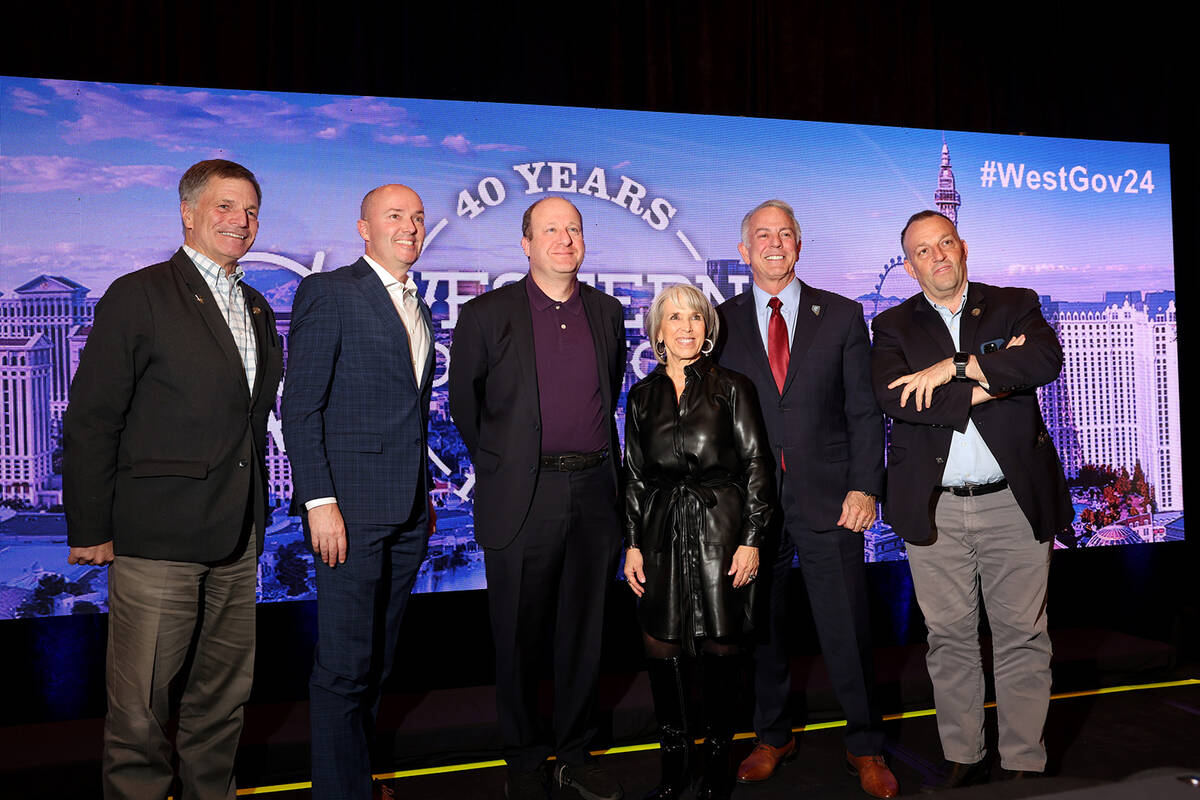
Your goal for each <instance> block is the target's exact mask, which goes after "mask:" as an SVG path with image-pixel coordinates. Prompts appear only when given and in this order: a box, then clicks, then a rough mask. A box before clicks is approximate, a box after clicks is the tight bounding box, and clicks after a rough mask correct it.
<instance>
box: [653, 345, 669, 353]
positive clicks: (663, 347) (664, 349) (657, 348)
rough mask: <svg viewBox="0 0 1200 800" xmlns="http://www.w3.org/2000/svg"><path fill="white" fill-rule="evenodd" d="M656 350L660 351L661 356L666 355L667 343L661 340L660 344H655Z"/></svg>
mask: <svg viewBox="0 0 1200 800" xmlns="http://www.w3.org/2000/svg"><path fill="white" fill-rule="evenodd" d="M654 352H656V353H658V354H659V355H660V356H665V355H666V354H667V343H666V342H659V343H658V344H656V345H654Z"/></svg>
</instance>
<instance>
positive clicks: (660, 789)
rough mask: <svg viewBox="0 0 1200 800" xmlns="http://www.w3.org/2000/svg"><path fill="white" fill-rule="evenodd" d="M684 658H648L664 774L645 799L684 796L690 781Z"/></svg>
mask: <svg viewBox="0 0 1200 800" xmlns="http://www.w3.org/2000/svg"><path fill="white" fill-rule="evenodd" d="M681 661H682V659H680V658H679V657H678V656H676V657H674V658H650V659H647V660H646V664H647V668H646V672H647V673H648V674H649V676H650V694H651V696H652V697H653V698H654V716H655V718H656V719H657V720H658V730H659V737H660V742H661V744H660V748H661V749H660V752H661V755H662V777H661V778H660V779H659V781H658V786H655V787H654V788H653V789H652V790H651V791H650V793H649V794H648V795H646V798H645V800H675V798H677V797H682V796H683V793H684V791H685V790H686V789H687V788H688V784H689V782H690V781H689V777H688V766H689V762H690V761H691V752H692V739H691V737H690V736H689V735H688V730H687V713H686V711H685V710H686V708H687V694H686V692H685V691H684V683H683V673H682V664H681Z"/></svg>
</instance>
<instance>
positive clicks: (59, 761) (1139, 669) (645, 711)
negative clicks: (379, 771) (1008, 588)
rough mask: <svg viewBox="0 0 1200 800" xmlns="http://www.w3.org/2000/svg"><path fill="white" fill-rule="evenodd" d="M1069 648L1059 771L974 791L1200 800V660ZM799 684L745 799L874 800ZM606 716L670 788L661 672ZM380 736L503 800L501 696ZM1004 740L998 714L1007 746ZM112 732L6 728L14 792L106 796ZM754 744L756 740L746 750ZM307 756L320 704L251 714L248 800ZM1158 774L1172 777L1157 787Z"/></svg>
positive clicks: (819, 686)
mask: <svg viewBox="0 0 1200 800" xmlns="http://www.w3.org/2000/svg"><path fill="white" fill-rule="evenodd" d="M1054 642H1055V662H1054V669H1055V689H1054V691H1055V700H1054V701H1053V702H1052V703H1051V706H1050V716H1049V720H1048V723H1047V729H1046V744H1047V749H1048V751H1049V753H1050V759H1051V761H1050V764H1049V768H1048V776H1047V777H1046V778H1043V779H1040V780H1037V781H1030V782H1028V784H1027V785H1024V786H1022V785H1018V784H1013V783H1007V784H992V785H991V786H988V787H976V788H974V789H971V790H964V791H965V792H969V793H964V794H963V795H961V796H965V797H968V798H976V800H986V798H989V797H991V798H1008V797H1032V796H1037V795H1045V794H1055V793H1059V792H1066V791H1070V790H1085V789H1086V791H1085V792H1084V793H1083V795H1081V796H1088V797H1096V798H1100V797H1101V796H1104V797H1108V796H1112V797H1130V798H1136V799H1137V800H1152V798H1154V797H1158V796H1162V797H1167V798H1173V797H1176V796H1179V797H1188V796H1190V797H1195V798H1197V799H1198V800H1200V787H1190V791H1189V789H1188V787H1185V785H1184V784H1183V783H1182V782H1180V781H1177V780H1176V779H1175V777H1174V776H1175V774H1177V773H1183V772H1186V771H1189V770H1190V771H1191V772H1192V773H1197V774H1200V665H1196V664H1191V665H1183V666H1180V665H1177V664H1176V663H1174V652H1173V651H1172V650H1171V648H1169V647H1168V646H1167V645H1163V644H1161V643H1158V642H1152V641H1148V640H1144V639H1138V638H1136V637H1130V636H1125V635H1122V634H1116V633H1113V632H1111V631H1102V630H1078V629H1075V630H1064V631H1056V632H1054ZM923 651H924V648H923V647H920V646H911V647H897V648H889V649H882V650H880V651H878V653H877V669H878V672H879V685H880V689H881V695H882V698H883V704H884V709H885V712H887V713H888V720H887V723H886V727H887V733H888V736H889V746H890V752H889V760H890V762H891V764H892V768H893V770H894V771H895V773H896V775H897V777H898V779H899V780H900V784H901V791H902V793H903V794H906V795H907V794H913V793H916V792H917V787H918V786H919V784H920V783H921V781H922V780H923V779H924V778H925V777H927V776H929V775H931V774H933V773H934V772H936V770H937V769H938V767H939V766H940V763H941V759H940V756H941V749H940V746H939V744H938V738H937V728H936V718H935V717H934V716H933V715H932V714H931V713H930V711H931V709H932V700H931V691H930V687H929V683H928V678H927V676H926V675H925V671H924V663H923ZM793 683H794V685H793V689H794V694H793V702H794V704H795V705H796V710H797V712H798V714H799V715H800V716H799V717H798V718H801V719H805V720H807V722H808V725H807V727H806V728H805V729H803V730H802V731H801V732H800V733H799V734H798V736H799V737H800V745H801V747H800V754H799V756H798V758H797V759H796V760H795V761H794V762H793V763H791V764H790V765H788V766H786V767H785V768H783V769H782V770H781V771H780V773H779V774H778V775H776V777H775V778H773V779H771V780H770V781H767V782H765V783H763V784H757V785H747V786H739V787H738V789H737V791H736V792H735V796H736V797H742V798H747V800H751V799H752V798H761V799H762V800H767V799H768V798H783V797H789V798H791V797H796V796H803V797H807V798H855V799H856V800H857V799H858V798H862V797H864V796H865V795H863V794H862V793H861V791H860V790H859V788H858V785H857V781H856V780H855V779H853V778H851V777H849V776H847V775H846V774H845V773H844V771H843V768H842V744H841V727H840V720H839V719H838V718H837V711H836V704H834V703H833V702H832V696H831V693H830V691H829V687H828V681H827V679H826V677H825V675H824V669H823V665H822V664H821V661H820V659H819V657H818V658H802V659H797V660H795V661H794V663H793ZM547 693H548V692H547ZM546 699H547V702H548V701H549V698H548V697H547V698H546ZM600 706H601V708H602V709H603V710H604V711H603V713H602V722H603V728H604V730H603V733H602V736H603V738H604V740H605V741H606V742H611V743H612V745H613V746H612V747H611V748H610V749H609V750H608V751H606V752H605V753H603V754H601V755H600V756H599V758H600V760H601V763H602V764H603V765H604V766H605V767H606V768H607V769H608V770H609V771H610V772H612V773H613V774H614V775H616V776H617V777H618V778H619V779H620V780H621V782H622V783H623V785H624V786H625V789H626V796H627V797H630V798H638V797H640V796H641V795H642V794H644V793H645V792H646V791H647V790H648V789H649V788H650V787H651V786H653V785H654V783H655V782H656V780H657V777H658V753H657V751H656V750H654V749H653V744H647V743H651V742H652V741H653V730H654V722H653V715H652V711H651V708H650V702H649V691H648V687H647V686H646V678H645V674H644V673H638V674H633V675H616V676H612V675H610V676H606V678H605V680H604V682H603V684H602V686H601V698H600ZM380 729H381V731H382V735H381V737H380V752H379V754H378V763H379V764H380V766H381V768H383V769H386V770H387V772H385V773H383V778H384V779H385V780H387V781H389V782H390V783H391V784H392V785H393V786H394V788H395V789H396V794H397V796H398V797H404V798H429V799H430V800H441V799H442V798H475V797H480V798H489V797H491V798H500V797H503V785H504V767H503V766H502V765H501V764H500V762H498V761H496V759H498V758H499V748H498V742H497V741H496V734H495V711H494V694H493V691H492V687H490V686H484V687H467V688H461V689H452V690H441V691H433V692H415V693H412V694H403V695H391V696H388V697H387V698H386V699H385V702H384V707H383V709H382V711H381V719H380ZM748 729H749V726H748V725H746V726H745V727H744V728H743V730H748ZM994 729H995V719H994V712H989V732H990V733H991V735H992V736H993V737H994V734H995V730H994ZM100 735H101V720H81V721H75V722H64V723H52V724H42V725H24V726H10V727H7V728H0V797H4V798H41V797H73V798H86V797H94V796H98V795H99V792H98V778H99V763H98V757H99V750H100ZM752 742H753V740H752V738H751V736H750V734H745V735H744V736H743V738H741V739H739V741H738V742H737V748H738V749H737V751H736V755H737V756H738V757H740V756H741V755H743V754H744V753H746V752H748V751H749V749H750V747H751V746H752ZM307 760H308V720H307V706H306V704H305V703H287V704H275V705H252V706H250V707H249V708H248V709H247V725H246V731H245V735H244V736H243V746H242V750H241V752H240V755H239V763H238V774H239V785H240V786H242V787H243V788H242V789H241V790H240V791H239V795H243V796H250V795H252V796H258V795H270V796H271V797H273V798H279V800H307V798H308V797H309V792H308V790H307V783H306V782H307V780H308V773H307ZM489 764H490V766H489ZM1147 770H1163V771H1164V773H1165V774H1166V776H1151V777H1146V775H1145V774H1144V773H1146V771H1147ZM1131 776H1132V777H1131ZM1118 781H1124V782H1123V783H1120V784H1117V783H1114V782H1118ZM1164 787H1165V788H1164ZM1177 791H1184V792H1185V794H1182V795H1177V794H1175V793H1174V792H1177ZM1113 792H1116V794H1113ZM559 796H562V797H575V796H576V795H575V794H574V793H573V792H565V793H560V795H559ZM949 796H951V797H953V796H959V795H958V793H952V794H951V795H949Z"/></svg>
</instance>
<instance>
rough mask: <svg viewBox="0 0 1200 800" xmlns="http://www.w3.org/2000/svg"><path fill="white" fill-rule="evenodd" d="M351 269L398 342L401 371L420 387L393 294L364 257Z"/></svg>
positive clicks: (380, 321)
mask: <svg viewBox="0 0 1200 800" xmlns="http://www.w3.org/2000/svg"><path fill="white" fill-rule="evenodd" d="M351 269H352V270H353V273H354V277H355V278H357V279H358V288H359V290H360V291H361V292H362V293H363V297H365V298H366V301H367V306H368V307H369V308H370V309H371V310H372V313H374V314H375V316H376V318H377V320H378V322H379V324H380V325H381V326H382V327H383V329H384V330H385V331H387V335H388V338H389V339H391V340H393V341H395V342H396V352H395V356H396V357H397V358H399V359H400V361H401V364H402V365H403V368H402V369H401V370H400V371H401V372H403V373H405V374H406V375H408V379H409V380H410V381H412V385H413V388H416V389H419V387H418V386H417V378H416V375H414V374H413V369H412V346H411V345H410V344H409V341H408V329H406V328H405V327H404V320H402V319H400V312H398V311H397V310H396V304H395V303H393V302H392V296H391V295H390V294H388V290H387V289H385V288H384V286H383V281H381V280H379V276H378V275H376V274H375V270H373V269H372V268H371V265H370V264H368V263H367V262H366V261H365V260H364V259H361V258H360V259H359V260H358V261H355V262H354V264H353V265H352V267H351ZM432 349H433V346H432V343H430V350H431V351H432Z"/></svg>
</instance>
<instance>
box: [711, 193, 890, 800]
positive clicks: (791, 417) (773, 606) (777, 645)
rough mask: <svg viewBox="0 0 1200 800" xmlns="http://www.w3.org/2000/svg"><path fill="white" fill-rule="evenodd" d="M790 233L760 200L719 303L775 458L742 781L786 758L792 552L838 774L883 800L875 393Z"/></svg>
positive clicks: (879, 463) (862, 335)
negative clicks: (869, 547)
mask: <svg viewBox="0 0 1200 800" xmlns="http://www.w3.org/2000/svg"><path fill="white" fill-rule="evenodd" d="M800 247H801V239H800V226H799V224H798V223H797V222H796V217H795V214H794V213H793V212H792V209H791V206H789V205H788V204H787V203H784V202H783V201H781V200H768V201H766V202H765V203H762V204H761V205H759V206H758V207H757V208H755V209H754V210H752V211H751V212H750V213H749V214H747V215H746V216H745V217H744V218H743V220H742V241H741V243H740V244H739V245H738V252H739V253H741V256H742V259H743V260H744V261H745V262H746V263H748V264H749V265H750V269H751V272H752V273H753V277H754V284H753V286H752V287H751V288H750V290H749V291H746V292H743V293H742V294H740V295H738V296H736V297H733V298H731V299H730V300H728V301H726V302H724V303H722V304H721V306H720V308H719V309H718V311H719V312H720V314H721V331H722V334H723V336H722V341H721V342H720V344H719V345H718V348H719V349H718V360H719V362H720V363H721V365H722V366H724V367H728V368H729V369H732V370H736V371H738V372H741V373H744V374H745V375H747V376H748V377H749V378H750V379H751V380H753V381H754V384H755V388H757V389H758V397H759V402H760V404H761V406H762V412H763V419H764V420H765V421H766V423H767V438H768V439H770V441H771V446H772V448H773V449H774V452H775V467H776V474H777V478H778V483H777V485H778V486H779V487H780V498H779V502H780V505H781V507H782V510H783V514H782V518H783V527H782V531H781V532H780V533H779V538H778V540H776V542H777V544H778V550H777V551H776V552H774V553H773V554H772V556H771V558H770V559H768V560H767V563H768V564H771V568H770V569H769V570H768V580H770V581H771V585H770V587H769V590H770V591H769V597H770V605H769V607H768V608H766V609H763V611H765V612H766V613H765V614H763V615H762V616H761V617H760V619H762V620H763V622H762V623H760V624H763V625H765V628H766V630H765V631H764V632H763V633H762V634H761V635H760V640H759V642H758V645H757V647H756V649H755V654H754V656H755V692H756V700H755V709H754V729H755V732H756V733H757V735H758V742H757V744H756V745H755V748H754V750H753V751H752V752H751V753H750V755H749V756H747V757H746V759H745V760H744V761H743V762H742V764H741V766H740V767H739V768H738V780H739V781H741V782H743V783H753V782H757V781H762V780H766V779H767V778H769V777H770V776H771V775H773V774H774V772H775V770H776V769H777V768H778V766H779V764H781V763H783V762H785V761H787V760H790V759H791V758H793V757H794V755H795V750H796V741H795V739H794V737H793V736H792V723H791V719H790V716H789V713H788V709H787V706H788V697H789V695H790V693H791V676H790V674H789V669H788V655H787V651H786V647H785V645H786V641H787V635H786V630H787V627H786V626H787V620H786V618H785V610H786V597H787V580H788V575H789V573H790V571H791V569H790V568H791V565H792V556H793V553H798V554H799V557H800V570H801V573H802V574H803V576H804V583H805V587H806V588H807V590H808V598H809V602H810V604H811V606H812V611H813V620H814V621H815V623H816V628H817V636H818V638H819V639H820V642H821V653H822V655H823V656H824V658H825V665H826V667H827V668H828V669H829V676H830V678H831V680H832V681H833V687H834V692H835V694H836V695H837V698H838V702H839V703H841V705H842V710H843V711H844V712H845V714H846V721H847V724H846V734H845V741H846V765H847V768H848V769H849V770H850V771H851V772H853V773H855V774H857V775H858V776H859V779H860V782H861V784H862V787H863V790H864V791H866V792H867V793H868V794H871V795H873V796H875V797H893V796H895V795H896V794H897V792H898V787H897V784H896V779H895V778H894V777H893V775H892V773H891V771H890V770H889V769H888V767H887V765H886V764H885V763H884V761H883V757H882V753H883V743H884V737H883V733H882V731H881V730H880V728H879V724H880V717H879V713H878V711H877V709H876V708H875V705H874V699H873V695H874V681H875V678H874V665H873V661H872V654H871V642H870V620H869V618H868V612H867V590H866V573H865V569H864V567H863V537H862V532H863V531H864V530H865V529H866V528H868V527H870V525H871V523H872V522H874V520H875V504H876V497H877V496H878V495H879V494H880V493H881V492H882V490H883V486H882V484H883V417H882V416H881V414H880V413H879V407H878V406H877V405H876V404H875V397H874V395H873V394H872V393H871V380H870V364H869V342H868V339H867V326H866V324H865V323H864V322H863V315H862V307H861V306H859V304H858V303H855V302H853V301H851V300H847V299H846V298H844V297H841V296H839V295H836V294H833V293H831V292H826V291H822V290H820V289H816V288H814V287H812V286H809V285H808V284H805V283H802V282H801V281H800V280H799V279H798V278H797V277H796V272H795V265H796V259H797V257H798V256H799V253H800Z"/></svg>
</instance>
